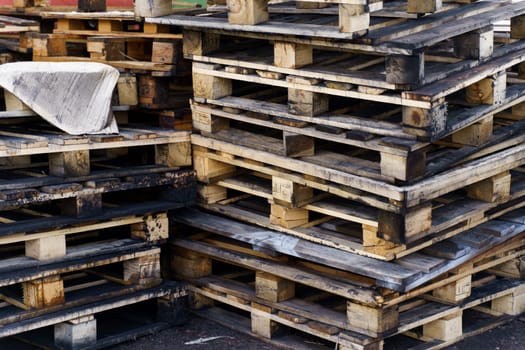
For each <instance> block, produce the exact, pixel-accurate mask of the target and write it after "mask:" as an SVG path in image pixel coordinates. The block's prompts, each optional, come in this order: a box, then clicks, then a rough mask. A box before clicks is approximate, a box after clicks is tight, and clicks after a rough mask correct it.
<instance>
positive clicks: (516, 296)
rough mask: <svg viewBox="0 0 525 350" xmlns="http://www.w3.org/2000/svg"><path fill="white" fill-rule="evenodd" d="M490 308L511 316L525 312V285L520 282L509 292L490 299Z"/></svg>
mask: <svg viewBox="0 0 525 350" xmlns="http://www.w3.org/2000/svg"><path fill="white" fill-rule="evenodd" d="M491 309H492V310H494V311H498V312H503V313H505V314H507V315H513V316H515V315H519V314H521V313H522V312H525V285H524V284H521V285H520V286H518V287H516V289H514V291H513V292H512V293H511V294H508V295H505V296H502V297H500V298H497V299H494V300H492V304H491Z"/></svg>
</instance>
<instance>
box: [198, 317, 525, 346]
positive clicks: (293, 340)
mask: <svg viewBox="0 0 525 350" xmlns="http://www.w3.org/2000/svg"><path fill="white" fill-rule="evenodd" d="M469 312H471V313H472V315H469V316H470V317H469V319H472V320H473V322H472V323H469V324H468V325H467V326H465V325H464V328H463V334H462V336H461V337H459V338H457V339H455V340H453V341H448V342H443V341H439V340H433V341H429V342H426V343H425V342H421V341H418V340H416V339H413V338H411V337H408V336H405V335H398V336H396V337H394V338H389V339H387V340H385V343H384V346H383V349H384V350H394V349H407V350H408V349H410V350H438V349H443V348H446V347H448V346H451V345H453V344H456V343H458V342H460V341H463V340H465V339H467V338H469V337H473V336H477V335H480V334H482V333H484V332H487V331H489V330H491V329H494V328H496V327H499V326H502V325H504V324H506V323H509V322H511V321H513V320H514V319H515V317H512V316H507V315H503V316H497V317H496V316H492V317H481V318H479V317H478V316H479V314H481V313H479V312H476V311H473V310H470V311H469ZM193 313H194V314H195V315H197V316H199V317H202V318H205V319H208V320H211V321H213V322H216V323H218V324H220V325H222V326H224V327H227V328H230V329H232V330H235V331H237V332H239V333H242V334H246V335H249V336H252V337H255V338H257V339H259V340H261V341H263V342H266V343H268V344H271V345H274V346H276V347H278V348H282V349H286V350H295V349H305V350H331V349H334V344H333V343H330V342H323V340H322V339H319V338H315V337H312V336H311V335H308V334H304V333H301V332H297V331H295V330H291V331H290V332H289V333H283V334H282V335H279V336H277V337H274V338H272V339H268V338H264V337H262V336H259V335H257V334H254V333H252V331H251V325H250V319H249V316H248V317H244V316H242V315H240V314H239V313H237V312H234V311H230V310H227V309H224V308H221V307H212V308H207V309H203V310H198V311H195V310H194V311H193ZM474 320H475V322H474ZM336 348H337V347H336Z"/></svg>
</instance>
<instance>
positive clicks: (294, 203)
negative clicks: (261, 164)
mask: <svg viewBox="0 0 525 350" xmlns="http://www.w3.org/2000/svg"><path fill="white" fill-rule="evenodd" d="M313 195H314V192H313V189H312V188H310V187H307V186H304V185H300V184H297V183H295V182H293V181H290V180H287V179H283V178H280V177H278V176H273V177H272V196H273V201H274V202H275V203H276V204H279V205H282V206H285V207H289V208H297V207H301V206H303V205H305V204H308V203H309V202H310V201H311V200H312V198H313Z"/></svg>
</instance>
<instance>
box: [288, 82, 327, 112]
mask: <svg viewBox="0 0 525 350" xmlns="http://www.w3.org/2000/svg"><path fill="white" fill-rule="evenodd" d="M286 81H287V82H288V83H290V84H292V86H294V87H290V88H288V111H289V113H291V114H297V115H305V116H309V117H313V116H316V115H318V114H320V113H324V112H326V111H328V104H329V102H328V101H329V98H328V96H327V95H325V94H319V93H316V92H311V91H306V90H302V89H301V88H300V85H309V86H313V85H316V84H317V83H318V81H317V80H316V79H308V78H303V77H295V76H287V77H286Z"/></svg>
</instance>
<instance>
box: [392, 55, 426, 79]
mask: <svg viewBox="0 0 525 350" xmlns="http://www.w3.org/2000/svg"><path fill="white" fill-rule="evenodd" d="M385 64H386V81H387V82H388V83H392V84H400V85H410V86H411V87H417V86H419V85H420V84H421V83H422V82H423V79H424V78H425V57H424V54H423V53H418V54H415V55H411V56H406V55H389V56H387V58H386V61H385Z"/></svg>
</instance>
